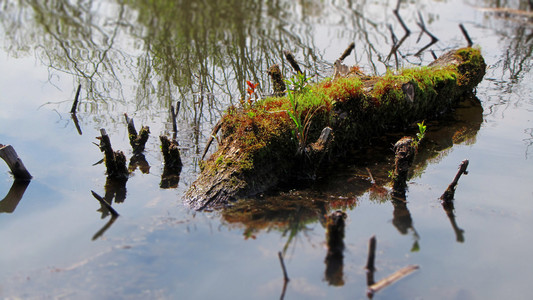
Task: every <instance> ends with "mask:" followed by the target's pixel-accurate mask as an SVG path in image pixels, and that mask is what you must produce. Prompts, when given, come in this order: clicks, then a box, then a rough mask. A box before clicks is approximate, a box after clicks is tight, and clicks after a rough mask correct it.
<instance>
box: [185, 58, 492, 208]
mask: <svg viewBox="0 0 533 300" xmlns="http://www.w3.org/2000/svg"><path fill="white" fill-rule="evenodd" d="M485 69H486V64H485V62H484V60H483V57H482V55H481V53H480V50H479V49H476V48H462V49H458V50H452V51H450V52H448V53H446V54H444V55H443V56H441V57H440V58H439V59H437V60H436V61H434V62H432V63H431V64H430V65H429V66H427V67H417V68H412V69H405V70H400V71H398V72H395V73H393V72H388V73H387V74H385V75H383V76H381V77H375V76H362V75H360V74H358V73H350V74H348V76H347V77H341V78H338V79H335V80H326V81H323V82H319V83H316V84H306V85H303V86H302V87H301V88H300V89H299V92H293V93H292V94H293V96H294V99H293V103H291V99H290V98H289V96H288V95H287V96H283V97H269V98H266V99H262V100H260V101H257V102H255V103H254V105H249V106H246V107H240V108H238V107H234V106H232V107H229V108H228V109H227V111H226V114H225V115H224V116H223V117H222V119H221V121H220V122H221V125H220V134H219V142H220V143H219V148H218V150H217V151H216V152H215V153H213V154H212V155H211V157H209V158H208V159H207V160H205V161H202V163H201V167H202V173H201V174H200V175H199V177H198V178H197V180H196V181H195V182H194V183H193V184H192V185H191V186H190V188H189V190H188V192H187V193H186V194H185V196H184V198H185V202H186V203H187V204H188V205H189V206H190V207H192V208H194V209H197V210H202V209H205V208H208V207H209V208H216V207H224V206H225V205H227V204H228V203H230V202H231V201H233V200H235V199H238V198H244V197H248V196H251V195H255V194H257V193H261V192H264V191H266V190H268V189H269V188H272V187H275V186H276V185H278V184H280V183H283V182H287V181H290V180H293V179H294V178H295V177H296V178H298V177H299V176H301V175H302V174H303V173H305V172H303V170H309V169H313V170H320V169H321V167H324V163H325V161H326V160H325V159H324V160H319V161H309V160H307V161H306V160H305V159H304V158H305V157H306V155H307V154H308V153H309V152H308V151H305V149H308V147H307V141H316V140H318V139H319V136H320V134H321V133H322V131H323V129H324V128H326V127H329V128H331V129H332V132H333V133H334V134H335V137H334V139H333V141H332V142H331V145H330V146H329V147H328V148H329V150H328V152H327V153H326V156H325V157H327V158H328V159H329V161H330V162H332V161H334V160H339V159H341V158H342V157H343V156H344V155H346V153H347V152H348V151H349V150H350V149H353V148H354V147H361V146H364V145H365V144H367V143H368V141H369V139H371V138H373V137H376V136H379V135H382V134H383V133H385V132H387V131H390V130H393V131H398V130H402V129H403V128H406V127H408V126H410V125H411V124H412V123H413V122H419V121H420V120H423V119H429V118H432V117H438V116H440V115H442V114H443V113H444V112H447V111H449V110H451V109H452V108H453V107H455V106H456V105H457V104H458V103H459V102H460V100H461V97H462V96H463V95H465V94H468V93H472V91H473V90H474V88H475V87H476V85H477V84H478V83H479V82H480V81H481V80H482V78H483V76H484V74H485ZM293 90H294V91H295V90H296V89H294V87H293ZM289 112H290V113H289ZM290 114H292V115H293V116H297V115H300V116H306V115H310V116H311V117H310V118H309V119H308V120H302V119H300V123H301V126H302V127H304V126H307V129H304V130H303V133H302V134H303V135H305V137H303V138H301V139H297V138H295V136H297V135H296V134H295V133H296V132H297V131H299V130H298V128H297V125H296V122H294V119H293V118H291V117H290ZM304 121H305V122H304ZM304 123H305V125H304ZM304 128H305V127H304ZM302 141H306V142H305V143H304V145H302ZM302 148H303V149H304V151H302ZM320 161H322V163H320Z"/></svg>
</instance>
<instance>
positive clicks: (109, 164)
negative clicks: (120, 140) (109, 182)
mask: <svg viewBox="0 0 533 300" xmlns="http://www.w3.org/2000/svg"><path fill="white" fill-rule="evenodd" d="M100 134H101V136H100V137H97V138H98V139H99V140H100V145H99V147H100V151H102V152H104V162H105V166H106V171H107V176H108V178H113V179H119V180H127V179H128V176H129V173H128V168H127V167H126V156H125V155H124V153H123V152H122V151H120V150H119V151H113V148H112V147H111V140H110V139H109V136H108V135H107V132H106V131H105V129H104V128H101V129H100Z"/></svg>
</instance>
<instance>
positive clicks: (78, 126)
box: [70, 112, 82, 135]
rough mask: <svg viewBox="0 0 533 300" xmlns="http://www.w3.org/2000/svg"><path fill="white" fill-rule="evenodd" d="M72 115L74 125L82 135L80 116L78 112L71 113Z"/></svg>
mask: <svg viewBox="0 0 533 300" xmlns="http://www.w3.org/2000/svg"><path fill="white" fill-rule="evenodd" d="M70 117H71V118H72V121H73V122H74V126H76V130H77V131H78V133H79V135H82V132H81V127H80V123H79V121H78V117H77V116H76V113H75V112H74V113H71V114H70Z"/></svg>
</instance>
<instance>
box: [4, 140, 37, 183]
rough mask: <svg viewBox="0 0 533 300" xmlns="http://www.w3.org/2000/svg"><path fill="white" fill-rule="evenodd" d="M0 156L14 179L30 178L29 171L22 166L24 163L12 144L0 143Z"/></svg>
mask: <svg viewBox="0 0 533 300" xmlns="http://www.w3.org/2000/svg"><path fill="white" fill-rule="evenodd" d="M0 157H1V158H2V159H3V160H4V161H5V162H6V164H7V166H8V167H9V169H10V170H11V173H12V174H13V177H15V179H19V180H31V179H32V176H31V174H30V172H29V171H28V170H27V169H26V167H25V166H24V163H23V162H22V160H21V159H20V157H19V156H18V155H17V152H16V151H15V148H13V146H11V145H2V144H0Z"/></svg>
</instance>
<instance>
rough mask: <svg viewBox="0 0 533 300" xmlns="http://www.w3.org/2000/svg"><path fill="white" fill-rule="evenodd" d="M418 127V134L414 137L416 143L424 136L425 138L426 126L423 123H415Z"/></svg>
mask: <svg viewBox="0 0 533 300" xmlns="http://www.w3.org/2000/svg"><path fill="white" fill-rule="evenodd" d="M416 124H417V125H418V133H417V134H416V137H417V139H418V141H419V142H420V141H421V140H422V139H423V138H424V136H426V128H427V126H426V125H425V124H424V121H422V123H416Z"/></svg>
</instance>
